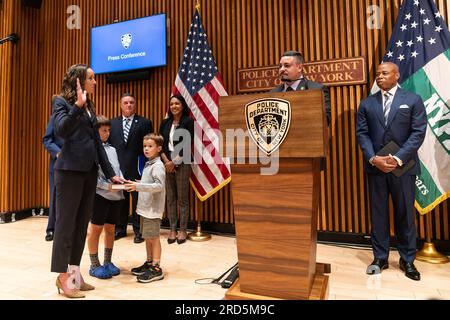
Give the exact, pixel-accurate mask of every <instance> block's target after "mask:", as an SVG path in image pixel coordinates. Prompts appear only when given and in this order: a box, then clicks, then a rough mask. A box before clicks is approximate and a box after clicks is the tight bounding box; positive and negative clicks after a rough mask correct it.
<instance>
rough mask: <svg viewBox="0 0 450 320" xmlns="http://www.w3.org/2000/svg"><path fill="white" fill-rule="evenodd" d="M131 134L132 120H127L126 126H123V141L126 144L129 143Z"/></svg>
mask: <svg viewBox="0 0 450 320" xmlns="http://www.w3.org/2000/svg"><path fill="white" fill-rule="evenodd" d="M129 133H130V119H125V125H124V126H123V141H125V144H126V143H127V141H128V134H129Z"/></svg>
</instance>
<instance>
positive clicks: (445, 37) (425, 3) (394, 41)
mask: <svg viewBox="0 0 450 320" xmlns="http://www.w3.org/2000/svg"><path fill="white" fill-rule="evenodd" d="M448 48H450V34H449V31H448V28H447V25H446V24H445V21H444V19H443V18H442V16H441V14H440V13H439V10H438V9H437V8H436V5H435V3H434V1H432V0H421V1H419V0H405V1H404V3H403V6H402V7H401V9H400V12H399V15H398V18H397V22H396V24H395V26H394V30H393V31H392V37H391V40H390V41H389V45H388V47H387V49H386V55H385V56H384V59H383V61H385V62H393V63H395V64H396V65H398V66H399V69H400V80H399V83H402V82H404V81H405V80H406V79H408V78H409V77H410V76H411V75H412V74H413V73H415V72H416V71H418V70H420V69H421V68H423V67H424V66H425V64H427V63H428V62H429V61H431V60H433V59H434V58H436V57H437V56H439V55H440V54H441V53H443V52H444V51H446V50H447V49H448Z"/></svg>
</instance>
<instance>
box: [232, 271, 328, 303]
mask: <svg viewBox="0 0 450 320" xmlns="http://www.w3.org/2000/svg"><path fill="white" fill-rule="evenodd" d="M330 272H331V265H330V264H327V263H317V264H316V274H315V275H314V282H313V285H312V288H311V293H310V294H309V299H308V300H328V276H327V275H325V273H330ZM225 300H282V299H280V298H275V297H269V296H261V295H258V294H252V293H245V292H241V285H240V283H239V278H237V279H236V281H235V282H234V284H233V285H232V286H231V288H230V289H228V291H227V293H226V294H225Z"/></svg>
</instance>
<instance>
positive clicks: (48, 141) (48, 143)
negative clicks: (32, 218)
mask: <svg viewBox="0 0 450 320" xmlns="http://www.w3.org/2000/svg"><path fill="white" fill-rule="evenodd" d="M54 122H55V119H54V117H53V115H52V116H51V117H50V120H49V121H48V125H47V129H46V130H45V134H44V136H43V137H42V144H43V145H44V148H45V149H46V150H47V151H48V152H49V153H50V165H49V166H48V178H49V182H50V207H49V209H48V223H47V230H46V234H45V240H46V241H52V240H53V234H54V232H55V221H56V219H55V218H56V208H55V195H56V189H55V183H54V180H53V177H54V174H55V170H54V168H53V167H54V166H55V162H56V159H57V158H58V154H59V153H60V152H61V148H62V146H63V143H64V140H63V139H62V138H60V137H58V136H57V135H56V134H55V130H54Z"/></svg>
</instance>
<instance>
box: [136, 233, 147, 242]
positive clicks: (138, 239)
mask: <svg viewBox="0 0 450 320" xmlns="http://www.w3.org/2000/svg"><path fill="white" fill-rule="evenodd" d="M144 241H145V239H144V238H142V235H141V234H140V233H138V234H136V235H135V236H134V243H142V242H144Z"/></svg>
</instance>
